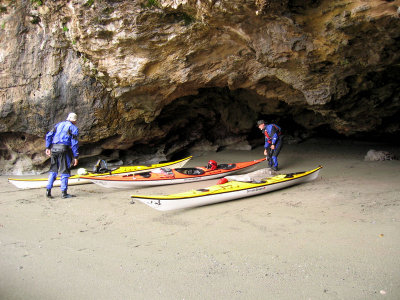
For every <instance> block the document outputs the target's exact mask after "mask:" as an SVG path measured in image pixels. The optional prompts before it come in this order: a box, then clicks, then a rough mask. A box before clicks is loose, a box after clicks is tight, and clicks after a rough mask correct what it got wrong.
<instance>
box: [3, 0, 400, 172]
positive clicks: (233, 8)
mask: <svg viewBox="0 0 400 300" xmlns="http://www.w3.org/2000/svg"><path fill="white" fill-rule="evenodd" d="M399 6H400V0H396V1H381V0H370V1H368V0H352V1H351V0H348V1H345V0H335V1H328V0H320V1H319V0H308V1H300V0H286V1H274V0H270V1H261V0H255V1H254V0H229V1H228V0H220V1H218V0H200V1H194V0H142V1H139V0H138V1H133V0H71V1H57V0H17V1H11V0H10V1H2V2H1V4H0V25H1V28H0V40H1V46H0V62H1V65H0V70H1V74H0V114H1V120H0V136H1V142H0V169H1V170H2V172H3V173H20V172H22V171H29V170H42V169H43V168H45V166H46V164H47V163H48V161H47V158H46V157H45V155H44V135H45V134H46V132H47V131H48V130H49V129H50V128H51V127H52V126H53V125H54V124H55V123H56V122H58V121H61V120H63V119H65V117H66V116H67V114H68V112H70V111H75V112H76V113H77V114H78V117H79V120H78V126H79V128H80V133H81V136H80V141H81V153H82V157H95V156H97V155H100V154H103V155H109V156H112V157H119V158H122V159H124V162H125V163H131V162H135V161H142V162H143V161H151V159H150V158H153V159H155V160H160V159H170V158H171V157H173V156H174V155H177V154H178V153H182V152H183V151H187V152H193V151H195V150H196V149H210V150H217V149H219V148H220V147H236V148H239V149H248V148H250V147H251V146H252V145H253V144H254V141H256V140H257V141H259V142H261V141H262V137H261V136H260V135H257V132H256V131H255V130H256V129H255V121H256V120H257V119H258V118H265V119H268V120H273V121H276V122H278V123H279V124H280V125H282V127H283V128H284V129H285V131H286V135H287V136H288V137H289V138H290V139H292V140H299V139H301V138H304V137H306V136H310V135H312V134H314V133H316V132H319V133H332V132H336V133H338V134H341V135H345V136H350V137H351V136H354V137H357V136H362V135H365V136H370V137H375V136H382V135H384V136H388V137H398V134H399V117H400V114H399V107H400V99H399V97H400V85H399V79H398V78H399V77H400V51H399V50H400V17H399V14H400V9H399ZM128 158H129V159H128Z"/></svg>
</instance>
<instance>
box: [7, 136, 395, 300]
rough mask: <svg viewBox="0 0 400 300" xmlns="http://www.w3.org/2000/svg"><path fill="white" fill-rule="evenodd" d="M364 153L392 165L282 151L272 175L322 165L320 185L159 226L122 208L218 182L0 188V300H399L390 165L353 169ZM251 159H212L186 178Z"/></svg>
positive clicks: (317, 147)
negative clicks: (140, 198) (49, 190)
mask: <svg viewBox="0 0 400 300" xmlns="http://www.w3.org/2000/svg"><path fill="white" fill-rule="evenodd" d="M370 149H375V150H385V151H391V152H394V153H395V154H397V155H398V156H399V155H400V149H399V147H394V146H393V147H391V146H387V145H373V144H368V143H364V142H357V143H356V142H344V141H331V140H310V141H308V142H305V143H300V144H296V145H285V146H284V148H283V150H282V152H281V155H280V157H279V159H280V167H281V170H280V172H282V173H288V172H293V171H304V170H309V169H312V168H315V167H316V166H318V165H322V166H323V169H322V171H321V173H320V176H319V178H318V179H317V180H315V181H313V182H310V183H306V184H303V185H298V186H294V187H290V188H287V189H283V190H280V191H275V192H271V193H268V194H264V195H259V196H255V197H250V198H245V199H241V200H236V201H230V202H225V203H220V204H216V205H210V206H204V207H199V208H194V209H187V210H181V211H174V212H165V213H163V212H159V211H156V210H154V209H152V208H150V207H148V206H146V205H144V204H142V203H140V202H135V203H132V201H131V198H130V195H131V194H170V193H175V192H183V191H187V190H190V189H196V188H201V187H206V186H209V185H213V184H215V183H216V182H217V180H211V181H203V182H198V183H189V184H180V185H174V186H164V187H152V188H143V189H132V190H112V189H105V188H102V187H99V186H97V185H94V184H87V185H80V186H71V187H70V189H69V192H70V193H71V194H74V195H76V197H74V198H70V199H62V198H61V192H60V189H59V188H54V189H53V195H54V196H55V198H54V199H52V200H48V199H46V198H45V190H44V189H35V190H19V189H17V188H16V187H14V186H13V185H11V184H10V183H8V182H7V178H8V176H1V177H0V299H30V300H32V299H42V300H43V299H400V161H399V160H393V161H372V162H370V161H364V156H365V155H366V153H367V151H368V150H370ZM261 157H262V148H256V149H254V150H252V151H221V152H217V153H205V154H204V155H202V156H199V157H195V158H193V159H192V160H191V161H190V162H189V163H188V164H187V165H186V166H198V165H205V164H206V162H207V161H208V160H209V159H214V160H216V161H217V162H219V163H229V162H235V161H247V160H252V159H257V158H261ZM260 167H261V166H260ZM45 176H47V174H45ZM38 177H39V176H38ZM40 177H43V175H42V176H40Z"/></svg>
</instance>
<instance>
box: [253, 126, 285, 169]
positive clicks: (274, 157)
mask: <svg viewBox="0 0 400 300" xmlns="http://www.w3.org/2000/svg"><path fill="white" fill-rule="evenodd" d="M257 126H258V128H259V129H260V130H261V131H262V132H263V134H264V136H265V144H264V155H265V156H267V160H268V165H269V167H271V168H272V169H273V170H274V171H278V155H279V152H280V151H281V149H282V140H283V136H282V131H281V128H280V127H279V126H278V125H276V124H265V121H264V120H259V121H257Z"/></svg>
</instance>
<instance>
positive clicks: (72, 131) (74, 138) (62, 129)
mask: <svg viewBox="0 0 400 300" xmlns="http://www.w3.org/2000/svg"><path fill="white" fill-rule="evenodd" d="M78 135H79V130H78V127H76V126H75V125H74V124H72V123H71V122H70V121H63V122H60V123H58V124H56V125H55V126H54V128H53V129H52V130H51V131H49V132H48V133H47V134H46V149H50V148H51V145H53V144H63V145H67V146H70V147H71V150H72V155H73V156H74V158H78V157H79V152H78Z"/></svg>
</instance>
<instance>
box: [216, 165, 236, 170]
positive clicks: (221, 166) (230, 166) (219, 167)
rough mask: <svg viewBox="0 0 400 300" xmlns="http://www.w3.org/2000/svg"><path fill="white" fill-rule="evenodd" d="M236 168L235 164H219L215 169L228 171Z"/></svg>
mask: <svg viewBox="0 0 400 300" xmlns="http://www.w3.org/2000/svg"><path fill="white" fill-rule="evenodd" d="M235 167H236V164H220V165H218V167H217V169H222V170H230V169H233V168H235Z"/></svg>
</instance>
